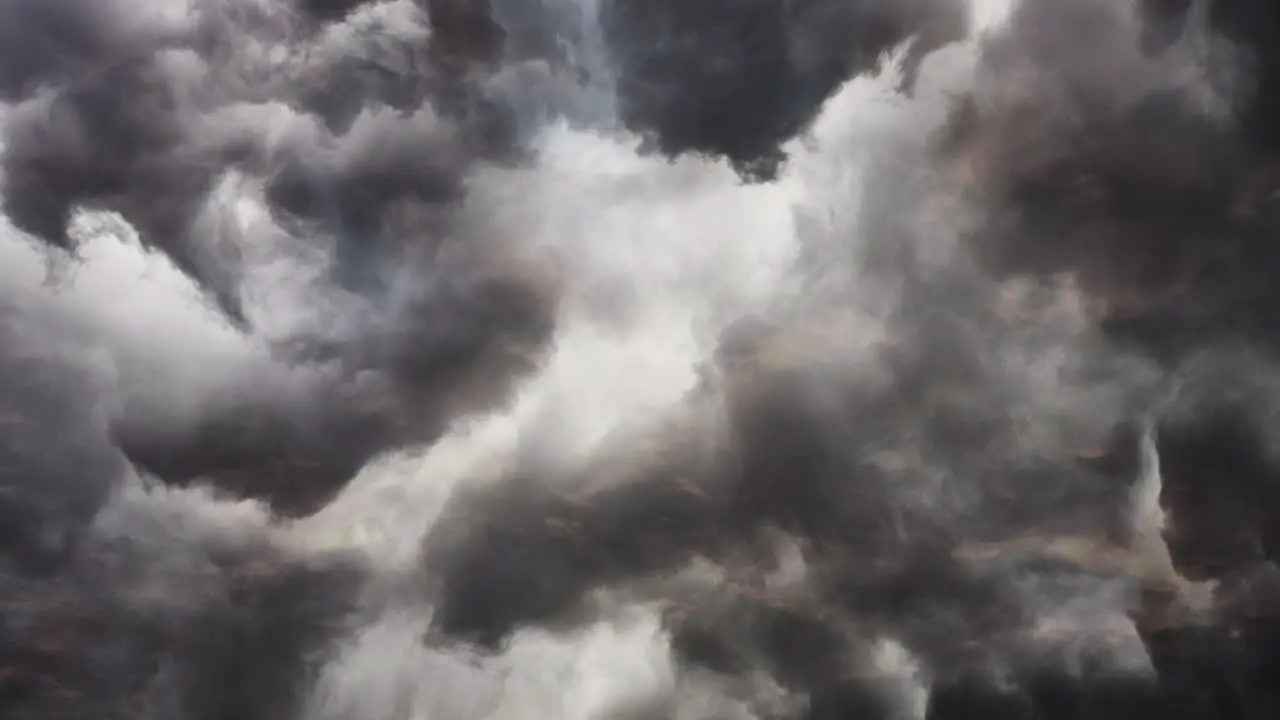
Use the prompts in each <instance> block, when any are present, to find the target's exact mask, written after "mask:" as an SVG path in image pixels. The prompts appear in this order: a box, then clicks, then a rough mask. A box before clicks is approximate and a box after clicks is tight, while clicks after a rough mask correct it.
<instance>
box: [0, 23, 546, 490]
mask: <svg viewBox="0 0 1280 720" xmlns="http://www.w3.org/2000/svg"><path fill="white" fill-rule="evenodd" d="M304 5H305V7H302V8H301V10H302V11H303V14H302V15H298V14H296V13H295V9H294V8H293V6H291V5H288V4H285V3H275V4H272V3H266V4H255V3H238V2H237V3H229V4H197V5H196V6H195V9H194V11H192V12H190V13H185V14H184V13H181V12H179V14H178V15H176V16H174V17H172V18H170V19H168V20H164V21H163V22H162V21H161V20H160V19H159V16H158V15H157V12H158V7H150V6H148V5H147V4H145V3H142V4H138V3H115V4H110V3H107V4H101V3H74V2H59V3H54V4H52V5H48V6H46V5H45V4H42V3H27V2H18V3H8V4H6V5H5V6H4V10H3V12H6V13H10V14H12V15H13V17H12V18H9V20H8V21H6V22H5V27H6V28H14V27H22V26H29V27H31V28H32V37H34V38H37V39H39V38H52V39H50V40H48V41H47V42H46V41H45V40H40V41H39V42H35V41H34V40H33V41H31V42H32V43H34V44H26V45H21V46H18V45H16V44H15V45H13V46H6V50H5V52H9V51H10V50H12V51H14V52H17V51H18V50H19V49H21V50H22V53H21V62H18V61H16V60H15V61H14V62H11V63H8V62H6V63H4V64H3V65H4V68H5V71H6V72H12V73H14V74H15V79H14V80H13V81H12V82H9V83H7V88H8V89H9V90H11V92H9V95H10V98H9V99H11V100H12V101H14V103H15V104H14V105H13V106H12V107H11V108H10V109H9V113H8V116H7V118H6V131H7V133H6V141H5V145H4V157H3V189H4V206H5V209H6V213H7V215H8V217H9V218H10V219H11V220H12V222H13V223H14V224H15V225H16V226H17V227H18V228H19V229H21V230H24V231H26V232H28V233H31V234H33V235H35V236H36V237H38V238H40V239H42V240H44V241H46V242H47V243H49V244H51V245H53V246H55V247H57V248H61V249H72V246H73V245H74V242H73V240H72V237H71V234H70V231H69V223H70V221H71V217H72V214H73V212H75V211H78V210H82V209H106V210H111V211H115V212H119V213H120V214H121V215H122V216H123V217H124V218H125V219H126V220H127V221H128V222H130V223H131V224H132V225H133V226H134V227H135V228H136V229H137V230H138V232H139V235H140V237H141V240H142V242H143V244H144V245H145V246H147V247H150V248H154V249H157V250H159V251H161V252H163V253H164V254H165V255H166V256H167V257H169V258H170V259H171V260H172V261H173V262H174V264H175V265H176V266H177V267H178V268H179V269H180V270H181V271H182V272H184V273H186V274H187V275H189V276H191V277H192V278H193V279H194V280H196V281H197V283H198V284H199V285H200V287H201V288H202V289H203V290H204V291H206V292H207V293H208V294H209V295H210V297H211V298H212V299H213V300H214V301H215V302H216V304H217V306H218V307H219V308H220V309H221V310H222V311H224V312H225V313H226V314H227V315H228V316H229V317H230V318H231V319H233V320H235V321H236V322H237V323H239V324H241V325H242V326H243V325H245V324H246V323H249V322H250V318H249V317H248V316H247V315H246V314H245V308H244V299H243V290H242V281H243V276H244V274H245V272H246V271H247V268H246V266H245V264H244V263H245V261H244V257H243V252H244V250H245V249H246V246H245V243H253V242H256V241H257V240H258V239H257V238H254V237H245V236H243V234H241V233H239V232H238V231H236V230H234V221H233V220H231V219H230V218H231V217H232V215H233V214H234V212H235V208H234V207H230V206H226V205H225V204H224V200H222V199H220V197H219V196H218V195H216V193H215V192H214V190H215V188H216V186H217V184H218V183H220V182H221V181H222V180H224V179H225V178H226V177H227V176H228V175H229V174H235V175H238V176H240V177H247V178H249V179H250V180H251V181H252V180H257V181H259V182H261V183H263V184H264V185H265V188H266V190H265V195H264V198H265V200H266V201H267V203H268V205H269V207H270V208H271V210H272V211H273V212H274V215H275V218H276V220H277V222H279V223H280V224H281V225H282V226H284V227H285V228H287V229H290V230H292V231H295V232H297V233H299V234H300V236H302V237H311V238H317V239H329V240H332V241H333V243H334V245H335V247H336V248H337V250H336V252H335V254H334V255H333V266H334V270H333V281H334V282H335V283H336V285H338V286H341V287H344V288H346V289H347V290H349V291H354V292H356V293H357V294H359V295H361V296H365V297H366V298H367V299H368V303H369V304H370V305H371V307H372V308H373V309H374V311H375V312H377V313H381V316H380V317H379V318H378V327H377V329H369V330H367V331H362V333H360V337H315V338H311V337H303V338H292V339H291V338H284V339H283V340H284V342H283V345H284V346H286V347H290V348H295V349H296V348H301V354H302V356H304V359H307V360H309V361H311V362H312V363H313V364H314V363H318V364H320V365H322V366H323V367H322V368H321V371H320V373H321V374H323V375H327V376H328V377H329V378H330V380H329V381H328V382H315V383H312V384H313V385H314V386H315V389H314V390H313V392H314V393H315V394H316V395H317V397H315V398H310V399H303V400H296V399H294V400H288V401H286V400H285V397H284V394H283V393H279V392H274V391H266V392H263V391H262V390H261V389H260V388H252V389H251V388H245V389H244V390H243V391H241V394H243V395H244V396H245V398H246V399H245V400H244V401H243V402H240V403H232V404H231V407H228V408H223V409H214V408H209V409H207V410H206V411H204V412H202V413H201V416H200V417H199V418H196V419H194V420H192V421H191V422H188V423H178V424H176V425H174V424H168V425H167V426H165V427H163V428H162V429H157V427H156V423H153V422H150V421H148V420H147V418H145V417H143V418H138V417H130V416H128V413H127V412H126V415H125V416H124V417H122V418H119V419H118V421H117V424H118V425H119V426H120V428H119V430H118V431H117V434H118V435H119V436H120V437H121V440H122V442H123V443H124V446H125V448H126V449H127V451H128V452H129V454H130V455H131V456H132V457H133V458H134V459H135V460H136V461H138V462H140V463H142V465H143V466H144V467H146V468H148V469H149V470H151V471H153V472H156V473H159V474H160V475H161V476H162V477H164V478H166V479H167V480H169V481H172V482H182V483H186V482H191V481H196V480H212V481H213V482H215V483H216V484H219V485H221V486H223V487H225V488H227V489H231V490H233V491H234V492H236V493H237V494H242V495H246V496H250V497H257V498H266V499H270V500H274V501H275V502H277V504H278V506H279V508H280V509H281V510H282V511H287V512H291V513H296V512H302V511H303V510H304V509H314V508H315V507H317V506H318V505H319V504H320V503H322V502H323V501H324V500H325V499H327V498H328V497H330V496H331V494H332V493H333V492H335V491H336V489H337V488H339V487H341V485H342V484H343V483H345V482H346V481H347V480H348V479H350V477H351V476H353V475H354V473H355V471H356V470H357V469H358V468H359V467H360V466H361V465H362V464H363V463H364V462H365V461H366V460H368V459H369V458H370V457H372V456H373V455H375V454H376V453H378V452H380V451H382V450H384V449H387V448H391V447H395V446H397V445H399V444H401V443H403V442H415V441H425V440H429V439H431V438H432V437H433V436H434V434H435V433H437V432H439V429H440V428H442V427H443V423H444V422H445V420H447V418H448V417H450V416H452V414H453V413H455V412H457V411H459V410H460V409H463V408H466V407H474V406H475V405H476V403H475V402H469V401H467V400H466V399H463V398H462V395H463V392H464V391H463V390H462V389H461V388H463V387H470V388H476V387H479V386H482V385H484V386H493V387H501V386H502V384H503V383H504V382H505V380H504V378H503V376H504V375H506V374H507V373H511V372H517V371H520V370H523V369H527V368H528V366H529V364H530V359H531V358H532V356H533V354H534V353H536V347H537V346H538V345H539V344H540V343H541V342H543V341H544V340H545V339H546V337H547V336H548V333H549V331H550V327H551V314H552V308H553V306H554V287H553V285H551V284H548V283H547V282H545V281H544V280H542V279H539V278H535V277H532V276H530V274H529V273H527V272H524V271H521V270H517V271H516V272H515V273H508V274H507V275H505V276H503V275H502V273H503V272H506V271H504V270H495V269H494V268H493V267H486V265H493V263H492V262H490V260H493V258H490V260H485V259H484V258H483V257H482V253H481V252H480V251H479V250H477V249H469V250H468V249H464V253H469V254H470V257H471V260H469V261H467V262H466V263H464V264H463V265H457V264H455V265H454V266H451V267H447V268H445V267H439V266H435V265H433V263H435V261H434V260H433V259H432V258H435V257H437V256H441V255H445V254H449V253H447V252H444V251H442V250H441V248H442V247H443V246H444V245H446V244H447V243H446V242H445V240H446V238H449V237H455V238H456V237H457V236H458V235H459V234H460V230H459V229H458V228H455V227H451V220H450V218H451V217H452V215H453V214H454V212H455V210H456V208H457V206H458V203H459V201H460V200H461V199H462V198H463V195H464V178H465V177H466V175H467V173H468V172H469V170H470V167H471V166H472V164H473V163H474V162H475V161H476V160H477V158H479V157H483V156H491V157H492V156H498V155H509V154H510V143H509V135H508V133H507V131H506V130H504V122H506V121H505V120H504V119H503V118H504V117H505V116H504V114H503V112H502V111H500V110H499V109H498V106H497V105H496V104H494V103H492V102H490V101H488V100H486V99H485V98H484V97H483V92H481V90H480V89H479V87H478V86H474V84H468V82H467V81H465V79H464V77H463V76H464V75H465V74H466V71H465V70H464V69H459V68H451V67H448V66H447V64H442V63H441V62H439V61H438V58H435V57H433V56H432V51H433V48H434V47H435V45H436V43H435V42H434V40H432V41H428V38H431V37H433V33H436V32H439V31H440V28H437V27H434V23H432V22H431V19H430V18H428V16H427V15H426V14H425V13H424V11H423V10H421V9H419V8H416V7H415V6H414V5H413V4H412V3H407V2H404V3H398V4H392V3H367V4H364V5H362V6H360V7H357V6H356V4H354V3H349V4H347V5H345V6H341V7H339V6H335V5H333V4H304ZM429 9H430V8H428V10H429ZM171 14H172V11H171ZM317 23H319V24H317ZM445 25H447V22H446V23H445ZM81 36H83V37H81ZM64 37H65V38H69V39H67V40H66V42H67V43H72V44H74V45H75V46H76V50H75V53H78V55H77V54H68V53H64V52H63V51H62V50H61V49H60V47H61V46H60V45H58V44H55V43H53V40H56V39H59V38H64ZM73 40H74V42H72V41H73ZM23 42H24V43H25V42H27V40H25V39H24V40H23ZM460 73H461V74H460ZM18 74H21V77H18ZM234 200H235V198H232V199H231V202H234ZM316 242H319V240H317V241H316ZM453 242H454V244H457V243H458V242H459V241H457V240H454V241H453ZM453 254H454V255H457V254H458V253H457V252H454V253H453ZM412 258H420V259H421V258H426V260H425V261H423V260H413V259H412ZM496 262H498V263H504V264H506V265H508V266H510V265H511V263H510V262H508V261H506V260H501V259H497V260H496ZM410 268H411V269H410ZM393 271H394V273H399V274H400V275H403V274H405V273H406V272H411V273H413V274H415V275H416V277H417V279H416V280H415V281H414V282H415V283H417V284H419V285H421V286H422V287H432V288H437V289H436V290H433V291H432V292H430V293H416V294H415V293H409V295H411V296H412V299H411V300H410V301H409V303H408V305H409V308H408V310H407V311H401V312H400V313H399V315H397V316H396V317H395V318H394V319H393V318H392V317H391V316H390V315H387V314H386V313H385V312H383V310H385V308H386V307H387V305H388V303H392V304H394V303H399V304H401V305H403V304H405V303H404V302H403V301H402V300H398V299H394V298H392V297H391V296H392V295H393V294H394V293H399V294H401V295H404V294H405V293H404V291H403V290H401V289H396V290H393V289H392V288H391V286H390V285H391V283H392V280H391V275H392V273H393ZM442 275H447V276H449V277H441V276H442ZM401 284H403V283H401ZM249 329H250V330H252V328H249ZM517 346H518V347H519V349H518V350H515V354H514V355H510V356H508V355H504V353H508V350H507V349H509V348H516V347H517ZM290 358H292V359H294V360H298V359H299V358H298V354H297V352H295V351H294V350H290V351H289V352H288V353H287V355H286V358H285V359H286V361H288V360H289V359H290ZM370 373H372V374H373V375H374V376H375V378H376V380H375V381H374V382H372V383H371V382H370V378H369V375H370ZM357 376H359V377H361V378H362V379H361V380H360V382H359V383H357V382H356V377H357ZM478 378H484V381H483V382H481V381H480V380H478ZM371 384H372V385H374V386H376V389H375V390H368V389H367V388H368V386H370V385H371ZM357 385H359V386H360V389H357V388H356V386H357ZM473 395H474V396H475V397H485V398H487V400H486V401H494V400H501V398H502V397H503V393H502V392H501V391H500V390H493V389H486V390H485V391H483V392H478V393H473ZM371 407H372V409H370V408H371ZM126 410H127V408H126ZM224 413H225V414H224ZM162 425H164V424H163V423H162ZM405 425H408V426H410V427H411V428H412V429H411V430H406V429H404V428H403V427H402V426H405Z"/></svg>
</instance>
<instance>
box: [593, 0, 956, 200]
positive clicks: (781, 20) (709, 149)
mask: <svg viewBox="0 0 1280 720" xmlns="http://www.w3.org/2000/svg"><path fill="white" fill-rule="evenodd" d="M966 13H967V7H966V5H965V4H964V3H961V2H951V1H949V0H937V1H935V0H923V1H917V0H913V1H912V2H901V3H885V2H875V1H870V2H868V1H865V0H816V1H814V2H783V1H781V0H749V1H747V2H721V1H719V0H709V1H706V2H679V1H671V2H668V1H665V0H664V1H659V2H652V1H649V2H646V1H643V0H606V2H604V3H603V8H602V13H601V23H602V26H603V29H604V34H605V37H606V38H607V39H608V48H609V52H610V53H611V55H612V57H613V58H614V59H615V62H616V63H617V73H618V103H619V111H620V113H621V115H622V118H623V120H624V121H625V122H626V123H627V124H628V125H629V126H630V127H632V128H633V129H634V130H636V131H637V132H640V133H644V134H647V135H651V136H652V138H653V143H654V145H656V146H657V148H659V149H660V150H661V151H662V152H664V153H668V154H671V155H675V154H679V153H683V152H698V153H708V154H715V155H723V156H726V157H728V158H729V159H730V160H732V161H733V162H734V163H735V164H737V165H738V166H740V167H741V168H742V169H743V170H744V171H746V172H747V173H748V174H750V175H756V176H760V177H766V178H767V177H771V176H773V175H774V174H775V173H776V172H777V168H778V164H779V163H780V162H781V160H782V150H781V148H780V146H781V145H782V144H783V143H784V142H786V141H787V140H789V139H790V138H792V137H794V136H795V135H797V134H798V133H800V132H801V131H802V130H804V129H805V128H806V127H807V126H808V125H809V124H810V123H811V122H812V121H813V118H814V117H815V116H816V115H817V113H818V110H819V109H820V108H821V107H822V104H823V103H824V102H825V101H826V99H827V98H828V97H829V96H831V95H832V93H834V91H835V89H836V88H837V87H839V86H840V85H841V84H842V83H844V82H845V81H846V80H848V79H849V78H850V77H852V76H853V75H855V74H857V73H864V72H868V71H872V70H875V69H877V68H878V67H879V66H880V65H881V64H882V63H883V62H884V60H885V56H886V55H887V54H888V53H889V52H890V51H892V50H895V49H896V48H897V47H898V46H899V45H901V44H903V43H905V42H907V41H908V40H911V41H913V44H912V47H911V50H910V55H909V58H908V60H907V70H906V72H907V78H906V81H907V82H908V83H910V82H911V81H912V80H913V76H914V72H915V67H916V66H917V64H918V63H919V61H920V59H921V58H922V57H923V56H924V55H927V54H929V53H930V52H932V51H933V50H936V49H937V48H938V47H940V46H942V45H944V44H946V43H949V42H953V41H956V40H959V39H960V38H962V37H963V36H964V34H965V26H966Z"/></svg>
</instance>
